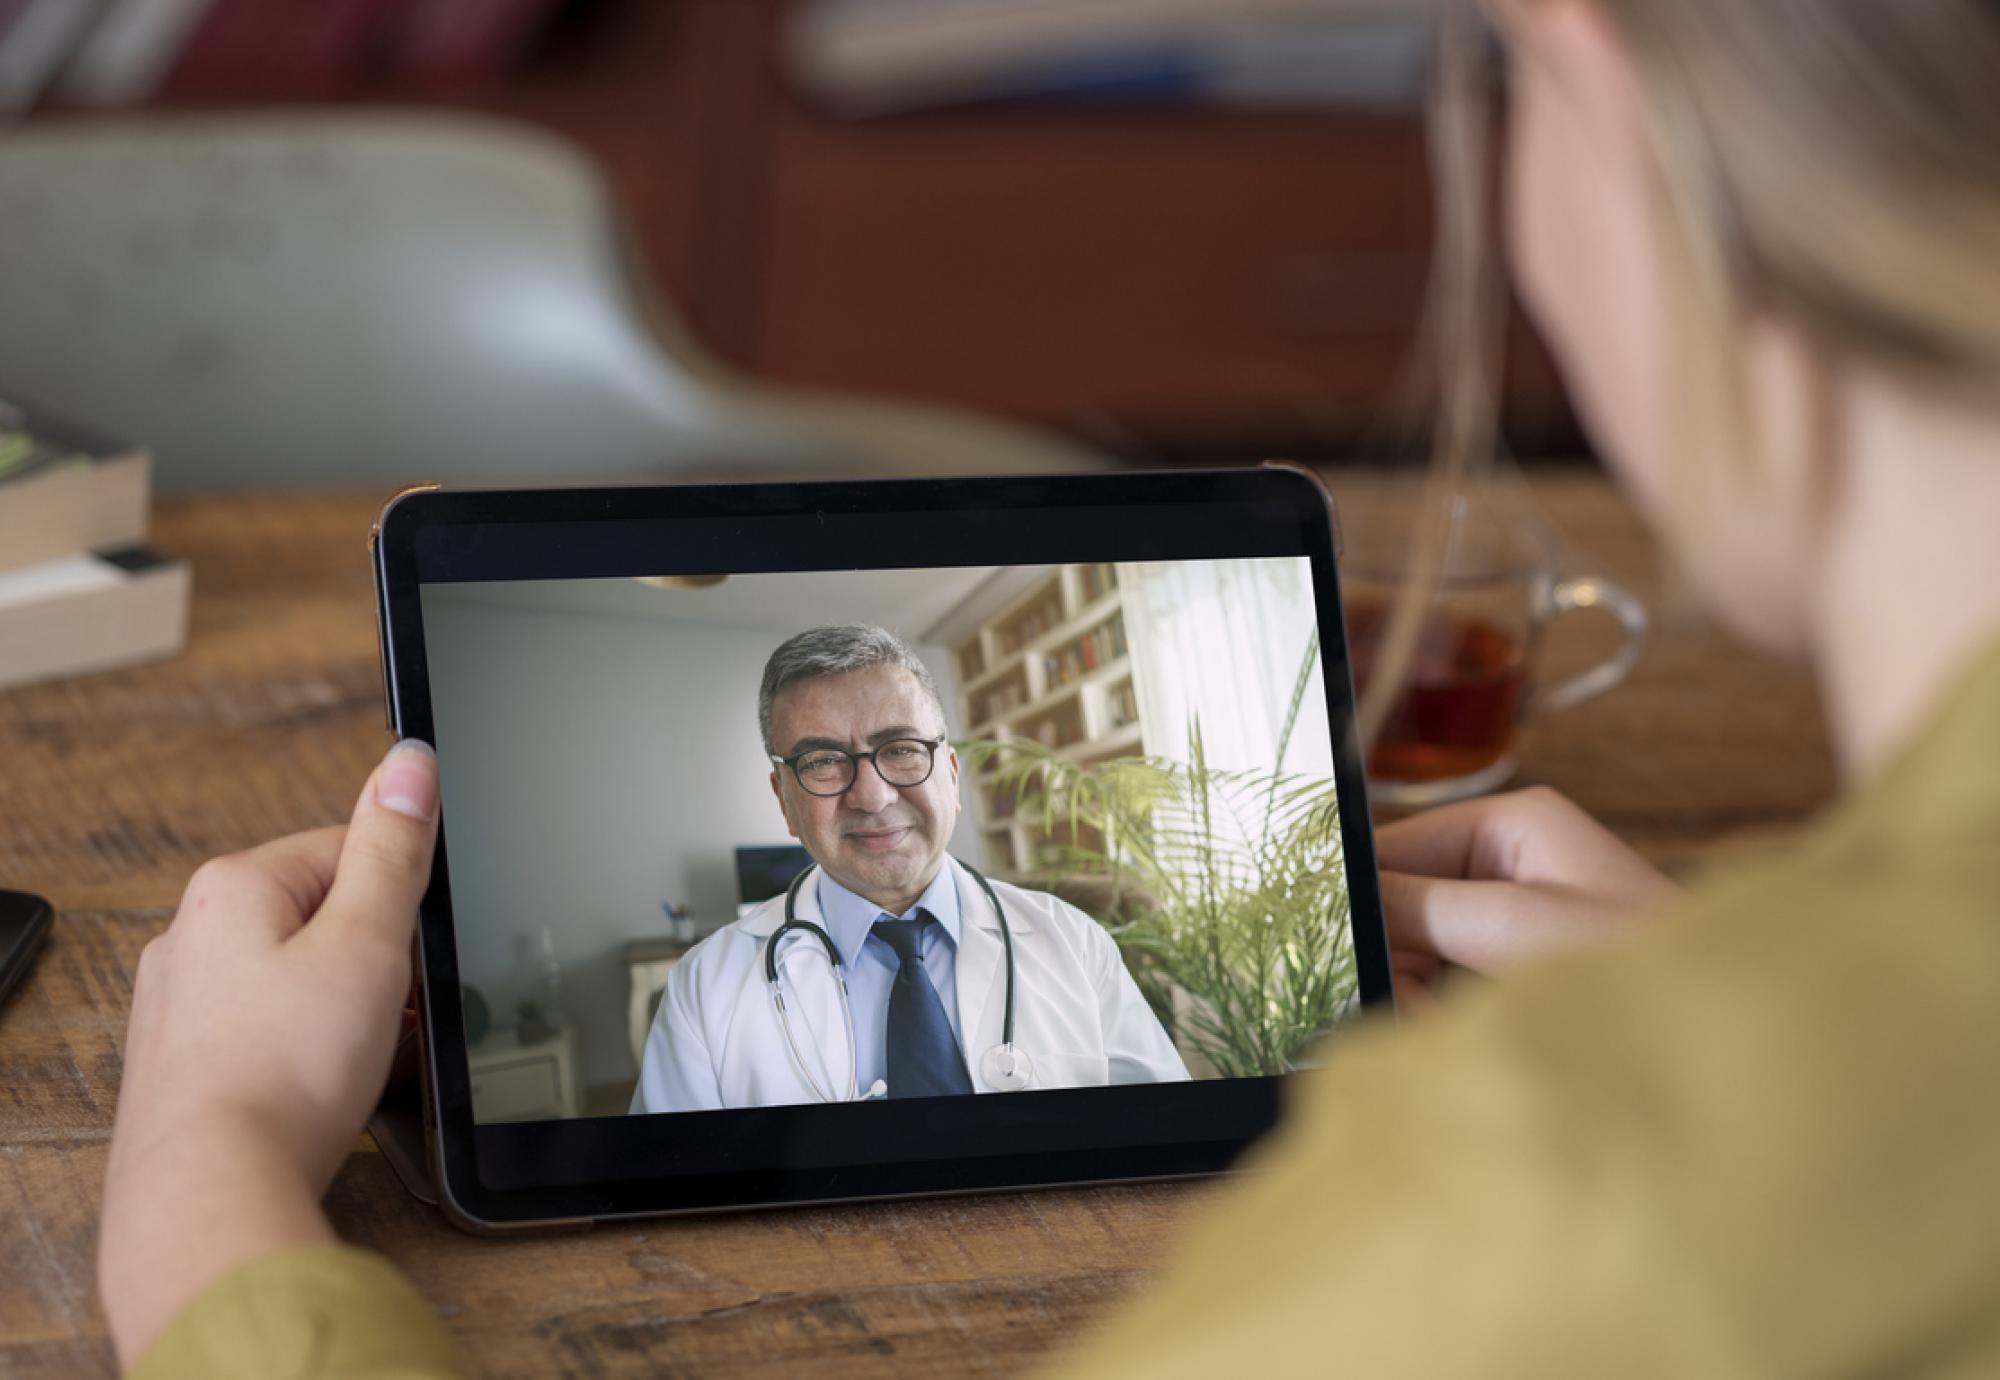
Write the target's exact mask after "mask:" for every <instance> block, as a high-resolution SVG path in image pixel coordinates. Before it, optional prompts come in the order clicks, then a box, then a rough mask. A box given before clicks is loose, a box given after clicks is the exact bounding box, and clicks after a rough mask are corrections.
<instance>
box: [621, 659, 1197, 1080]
mask: <svg viewBox="0 0 2000 1380" xmlns="http://www.w3.org/2000/svg"><path fill="white" fill-rule="evenodd" d="M757 711H758V719H759V721H760V724H761V727H762V729H763V733H764V750H765V752H766V753H767V754H768V755H769V756H770V758H771V762H772V773H771V789H772V792H773V793H774V794H775V795H776V796H777V798H778V805H779V808H780V809H781V810H783V812H784V816H785V823H786V825H787V826H788V827H789V828H790V830H791V832H792V834H793V835H794V836H795V837H796V838H797V839H798V840H799V841H800V842H801V843H802V844H803V845H804V846H805V848H806V851H807V852H808V853H810V854H811V855H812V857H813V861H814V863H815V864H816V865H815V866H813V867H811V868H808V869H807V870H806V871H805V872H804V873H803V874H802V875H801V876H800V878H799V879H798V880H797V881H796V882H795V883H794V884H793V886H792V888H791V891H790V893H789V894H788V895H786V896H778V897H773V898H772V899H771V900H769V901H766V902H765V903H764V904H762V905H760V906H759V907H757V909H755V910H753V911H751V912H750V913H749V914H747V915H746V916H744V917H743V918H741V919H739V920H737V921H736V922H735V923H733V924H730V925H725V926H724V927H723V928H722V929H720V930H717V931H716V932H715V933H714V934H712V935H710V936H709V937H708V938H707V939H704V940H703V941H702V942H701V943H700V944H697V945H696V946H695V947H694V948H693V949H692V950H690V951H689V953H688V955H687V957H686V958H684V959H682V960H681V962H680V963H678V964H677V965H675V967H674V969H673V972H672V974H671V975H670V976H669V978H668V980H667V988H666V992H665V993H664V994H663V996H662V997H661V999H660V1008H659V1013H658V1015H657V1016H655V1018H654V1020H653V1027H652V1030H651V1032H650V1034H649V1035H648V1036H647V1039H646V1054H645V1059H644V1061H643V1064H642V1066H641V1069H640V1073H639V1086H638V1089H637V1091H636V1092H634V1094H633V1096H632V1110H633V1111H634V1112H682V1111H700V1110H709V1109H714V1108H719V1107H756V1106H773V1105H782V1104H790V1103H801V1102H841V1101H851V1100H858V1099H865V1098H870V1097H943V1096H950V1095H953V1094H959V1093H985V1092H1007V1091H1015V1090H1019V1089H1023V1088H1062V1087H1085V1086H1095V1085H1102V1084H1107V1083H1147V1082H1164V1081H1168V1080H1172V1079H1185V1078H1186V1077H1187V1076H1188V1072H1187V1067H1186V1066H1185V1065H1184V1064H1182V1062H1181V1059H1180V1055H1179V1054H1178V1053H1176V1052H1175V1050H1174V1046H1173V1043H1172V1042H1171V1041H1170V1040H1168V1038H1167V1033H1166V1031H1165V1030H1164V1029H1162V1028H1161V1025H1160V1022H1159V1020H1158V1019H1157V1018H1156V1017H1155V1016H1154V1015H1153V1012H1152V1009H1151V1008H1150V1007H1148V1006H1147V1005H1146V1002H1145V999H1144V998H1142V997H1141V996H1140V995H1139V989H1138V986H1137V985H1136V984H1135V983H1134V982H1133V981H1132V975H1131V974H1130V973H1128V972H1126V970H1125V964H1124V961H1123V959H1121V958H1120V957H1119V953H1118V947H1117V945H1116V944H1114V943H1113V942H1112V940H1111V937H1110V936H1109V935H1108V934H1106V933H1105V932H1104V929H1103V927H1102V926H1100V925H1099V924H1098V923H1097V922H1096V921H1094V920H1092V919H1091V918H1090V917H1089V916H1087V915H1085V914H1084V913H1083V912H1082V911H1080V910H1078V909H1076V908H1075V907H1074V906H1071V905H1069V904H1067V903H1066V902H1064V901H1060V900H1058V899H1057V898H1055V897H1054V896H1050V895H1048V894H1047V893H1045V892H1038V891H1024V890H1022V889H1021V888H1019V887H1014V886H1009V885H1007V884H1005V883H1003V882H997V881H994V882H989V881H987V880H986V879H985V878H984V877H983V876H981V875H980V874H979V873H977V872H975V871H974V870H973V869H972V868H970V867H967V866H966V865H964V864H963V863H960V862H958V861H957V860H956V859H954V858H952V857H951V856H950V855H949V854H947V853H946V852H945V844H946V842H947V841H948V840H949V839H950V837H951V832H952V827H953V826H954V825H955V824H956V823H957V821H958V810H959V796H958V755H957V754H956V753H955V752H953V751H952V749H951V747H950V745H949V743H947V742H946V739H945V727H944V708H943V705H942V703H941V702H940V701H939V699H938V693H937V688H936V686H935V685H934V683H933V682H932V680H931V677H930V672H929V671H928V670H926V669H925V667H924V665H923V663H922V662H920V661H919V660H918V659H917V658H916V656H915V654H914V653H912V652H911V651H910V649H909V647H908V646H907V645H905V644H904V643H903V642H902V641H901V640H900V639H898V638H897V637H895V636H894V635H893V634H891V633H888V632H885V631H883V630H882V629H880V628H868V627H839V628H815V629H813V630H811V631H809V632H804V633H800V634H799V635H798V636H796V637H794V638H792V639H790V640H789V641H787V642H786V643H785V644H784V645H782V646H781V647H779V648H778V649H777V651H775V652H773V653H772V654H771V659H770V660H769V662H767V663H766V664H765V667H764V680H763V686H762V689H761V691H760V693H759V696H758V704H757ZM843 979H844V982H843Z"/></svg>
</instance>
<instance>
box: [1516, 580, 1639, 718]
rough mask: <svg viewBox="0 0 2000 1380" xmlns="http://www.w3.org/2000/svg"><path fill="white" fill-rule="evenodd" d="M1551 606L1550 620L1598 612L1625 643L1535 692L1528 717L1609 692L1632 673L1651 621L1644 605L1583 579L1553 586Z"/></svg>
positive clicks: (1606, 584)
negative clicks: (1620, 630)
mask: <svg viewBox="0 0 2000 1380" xmlns="http://www.w3.org/2000/svg"><path fill="white" fill-rule="evenodd" d="M1550 603H1551V604H1552V605H1553V608H1552V611H1551V613H1550V615H1549V618H1550V621H1551V622H1553V621H1554V620H1555V619H1557V618H1560V617H1562V616H1563V615H1564V614H1566V613H1574V612H1576V611H1577V610H1578V609H1602V610H1604V611H1605V612H1606V613H1609V614H1610V615H1611V616H1612V617H1614V618H1616V619H1617V620H1618V621H1619V622H1620V623H1622V624H1624V625H1625V643H1624V645H1623V646H1621V647H1620V648H1619V649H1618V650H1617V651H1616V652H1615V653H1613V654H1612V656H1611V658H1610V659H1609V660H1607V661H1605V662H1603V663H1601V664H1599V665H1598V666H1595V667H1593V668H1592V669H1590V670H1588V671H1585V672H1583V673H1582V674H1581V675H1577V676H1572V677H1571V678H1570V679H1568V680H1566V681H1564V682H1563V683H1562V684H1561V685H1556V686H1551V687H1550V688H1549V689H1547V690H1541V691H1537V692H1536V693H1535V695H1534V697H1533V698H1532V699H1531V700H1529V702H1528V716H1529V717H1538V716H1540V715H1543V714H1557V713H1560V712H1561V711H1563V710H1565V709H1569V708H1571V707H1573V706H1575V705H1579V704H1582V703H1583V702H1584V701H1585V700H1589V699H1595V698H1596V697H1597V696H1599V695H1601V694H1603V693H1604V692H1605V691H1606V690H1609V689H1611V688H1612V687H1613V686H1614V685H1617V684H1618V683H1619V682H1620V681H1622V680H1624V679H1625V677H1626V676H1628V675H1630V674H1631V673H1632V667H1633V666H1634V665H1635V664H1637V662H1638V660H1639V652H1640V651H1641V649H1643V648H1644V647H1645V645H1646V630H1647V628H1648V627H1649V626H1650V622H1651V620H1650V619H1648V617H1647V615H1646V606H1645V605H1644V604H1642V603H1640V602H1639V600H1638V599H1637V598H1636V597H1635V596H1633V595H1632V594H1629V593H1627V592H1626V591H1625V590H1624V589H1622V588H1620V587H1619V586H1617V585H1614V584H1612V583H1611V582H1610V581H1609V580H1600V579H1597V578H1595V577H1586V578H1584V579H1580V580H1565V581H1563V582H1562V583H1561V584H1559V585H1557V586H1556V587H1555V592H1554V593H1553V594H1552V595H1551V596H1550Z"/></svg>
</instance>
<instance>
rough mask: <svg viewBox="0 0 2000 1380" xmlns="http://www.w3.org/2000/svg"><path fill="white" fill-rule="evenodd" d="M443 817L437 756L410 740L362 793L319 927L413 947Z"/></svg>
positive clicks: (391, 754) (377, 771)
mask: <svg viewBox="0 0 2000 1380" xmlns="http://www.w3.org/2000/svg"><path fill="white" fill-rule="evenodd" d="M437 818H438V766H437V755H436V754H435V753H434V752H432V751H431V748H430V745H429V744H427V743H424V742H421V741H419V740H417V739H415V738H405V739H404V740H403V741H402V742H400V743H398V744H396V746H394V747H392V748H390V749H389V755H388V756H386V757H384V758H383V759H382V764H381V765H380V766H378V767H376V768H375V773H374V775H372V776H370V777H369V778H368V784H367V785H366V786H364V787H362V790H361V798H360V799H359V800H358V801H356V802H355V806H354V821H353V823H351V824H349V825H348V827H347V838H346V840H345V841H344V842H343V843H342V845H341V849H340V862H339V863H338V865H337V866H336V867H335V869H334V875H333V887H332V889H331V890H329V891H328V892H327V897H326V903H325V904H324V905H323V906H321V907H320V912H319V916H318V917H317V919H316V922H315V924H316V927H318V928H320V929H322V930H323V931H324V930H328V929H331V930H338V931H342V932H344V933H347V934H353V935H355V936H356V937H360V936H363V935H365V936H368V937H371V938H377V939H381V940H384V941H386V942H388V943H390V944H393V945H395V946H396V947H397V948H399V949H406V948H407V947H408V946H409V941H410V930H411V927H412V926H413V925H414V924H415V923H416V915H417V903H418V902H419V901H421V900H422V899H423V895H424V888H425V887H426V886H428V885H429V884H430V876H431V854H432V852H433V850H434V849H435V848H436V846H437V830H438V825H437ZM329 922H330V923H329Z"/></svg>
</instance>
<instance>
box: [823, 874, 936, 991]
mask: <svg viewBox="0 0 2000 1380" xmlns="http://www.w3.org/2000/svg"><path fill="white" fill-rule="evenodd" d="M814 885H815V886H817V887H818V895H819V913H820V919H821V920H822V922H824V924H825V925H826V932H827V933H828V934H830V935H832V936H833V946H834V947H835V948H836V949H839V950H840V957H841V960H842V962H845V963H848V964H852V963H853V962H854V958H855V955H857V954H859V953H860V952H861V946H862V945H863V944H865V943H867V942H868V931H870V930H872V929H873V928H875V922H876V921H877V920H879V919H881V918H882V915H883V910H882V907H880V906H878V905H876V904H875V903H874V902H873V901H870V900H867V899H865V898H863V897H860V896H856V895H855V894H854V893H853V892H851V891H849V890H848V889H847V888H846V887H844V886H842V885H841V884H840V883H839V882H836V881H835V880H834V879H833V878H832V877H830V876H829V875H827V871H826V869H825V868H821V869H820V870H819V879H818V881H817V882H815V884H814ZM919 910H927V911H929V912H930V913H931V918H932V919H934V920H936V921H937V922H938V924H939V925H940V926H942V927H943V929H944V932H945V933H946V934H947V935H948V936H950V938H951V942H952V945H953V947H956V946H957V944H958V879H957V877H956V876H955V875H954V874H953V869H952V866H951V859H950V858H949V857H947V858H945V859H944V861H943V863H942V864H941V865H940V866H939V868H938V871H937V876H935V877H933V878H931V884H930V885H929V886H927V887H925V888H924V894H923V895H921V896H919V897H917V903H916V904H915V905H914V906H911V907H910V908H909V909H908V910H906V911H904V912H903V913H902V915H900V916H898V917H896V918H897V919H899V920H907V919H909V918H910V917H911V916H914V915H915V914H916V913H917V912H918V911H919Z"/></svg>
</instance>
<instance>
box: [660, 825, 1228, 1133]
mask: <svg viewBox="0 0 2000 1380" xmlns="http://www.w3.org/2000/svg"><path fill="white" fill-rule="evenodd" d="M945 865H946V866H948V867H950V868H951V869H952V874H953V877H954V879H955V881H956V883H957V888H958V913H959V916H960V923H959V936H958V951H957V956H956V959H955V967H954V978H955V981H956V983H957V987H958V1013H959V1027H960V1032H961V1039H960V1043H961V1045H962V1046H963V1051H964V1054H965V1056H966V1063H967V1066H968V1068H967V1071H968V1073H969V1074H970V1075H971V1078H972V1086H973V1090H974V1091H975V1092H981V1093H986V1092H995V1091H999V1090H998V1089H996V1088H993V1087H991V1086H989V1085H988V1083H987V1082H986V1080H985V1079H984V1078H982V1077H981V1071H980V1063H981V1059H980V1056H981V1055H982V1054H984V1053H985V1052H986V1051H987V1050H989V1049H991V1048H993V1047H994V1046H995V1045H997V1044H999V1043H1000V1036H1001V1027H1002V1024H1003V1021H1004V1015H1005V1008H1006V1001H1007V962H1006V950H1005V949H1004V948H1003V947H1002V943H1001V937H1000V922H999V919H998V918H997V917H996V916H995V915H994V914H993V903H992V902H991V901H990V900H988V899H987V896H986V893H985V892H984V891H983V890H982V889H981V888H980V886H979V883H978V882H977V881H975V880H974V879H973V877H972V876H971V874H970V873H968V872H967V871H966V869H965V868H963V867H961V866H960V865H959V864H958V863H957V862H956V861H955V860H952V859H950V858H947V859H946V863H945ZM993 890H994V893H995V894H996V895H998V896H999V898H1000V903H1001V904H1002V905H1003V906H1005V907H1006V908H1007V921H1008V924H1009V926H1010V927H1011V929H1012V931H1013V935H1014V966H1015V973H1016V976H1015V991H1014V1044H1015V1047H1016V1048H1017V1049H1019V1050H1021V1051H1022V1052H1023V1053H1025V1054H1026V1055H1027V1056H1028V1059H1029V1061H1030V1064H1031V1067H1030V1070H1029V1074H1030V1077H1029V1083H1028V1086H1029V1087H1030V1088H1074V1087H1095V1086H1101V1085H1104V1084H1107V1083H1152V1082H1168V1081H1172V1080H1176V1079H1185V1078H1186V1077H1187V1076H1188V1071H1187V1066H1186V1065H1185V1064H1183V1063H1182V1062H1181V1057H1180V1055H1179V1053H1178V1052H1177V1051H1176V1050H1175V1049H1174V1046H1173V1042H1172V1041H1170V1040H1169V1039H1168V1038H1167V1033H1166V1031H1165V1030H1164V1029H1163V1028H1162V1027H1161V1025H1160V1022H1159V1020H1158V1019H1157V1018H1156V1017H1155V1016H1154V1015H1153V1012H1152V1008H1150V1007H1149V1006H1147V1005H1146V1001H1145V998H1143V997H1142V996H1140V995H1139V988H1138V985H1137V984H1136V983H1134V982H1133V981H1132V975H1131V974H1130V973H1128V972H1126V971H1125V963H1124V960H1123V959H1122V958H1121V957H1120V956H1119V953H1118V946H1117V945H1116V944H1115V943H1113V942H1112V939H1111V936H1110V935H1108V934H1106V933H1105V932H1104V928H1103V926H1101V925H1099V924H1098V923H1097V922H1096V921H1094V920H1092V919H1091V918H1090V917H1089V916H1088V915H1085V914H1084V913H1083V912H1082V911H1080V910H1078V909H1077V908H1076V907H1075V906H1072V905H1070V904H1069V903H1068V902H1066V901H1062V900H1059V899H1057V898H1056V897H1054V896H1051V895H1049V894H1048V893H1046V892H1041V891H1025V890H1023V889H1022V888H1020V887H1017V886H1009V885H1008V884H1007V883H1005V882H997V881H996V882H994V883H993ZM784 917H785V898H784V897H783V896H774V897H772V898H771V899H770V900H768V901H766V902H764V903H763V904H762V905H761V906H759V907H758V908H757V909H755V910H753V911H751V912H750V913H749V914H748V915H745V916H744V917H743V918H742V919H740V920H737V921H736V922H734V923H733V924H729V925H725V926H723V927H722V928H721V929H719V930H717V931H716V932H715V933H714V934H711V935H710V936H709V937H708V938H706V939H704V940H702V941H701V943H699V944H697V945H695V946H694V948H693V949H691V950H689V951H688V955H687V957H686V958H683V959H682V960H681V961H680V962H679V963H677V964H676V965H674V969H673V972H672V973H670V974H669V975H668V977H667V989H666V992H665V994H664V995H662V997H661V998H660V1009H659V1012H658V1014H656V1015H655V1016H654V1018H653V1028H652V1030H651V1032H650V1033H649V1034H648V1035H647V1037H646V1057H645V1059H644V1061H643V1063H642V1065H641V1067H640V1071H639V1086H638V1088H637V1089H636V1090H635V1091H634V1093H633V1094H632V1110H633V1111H634V1112H685V1111H707V1110H713V1109H715V1108H720V1107H768V1106H782V1105H787V1104H793V1103H801V1102H817V1101H818V1100H819V1098H818V1097H817V1095H815V1094H814V1092H813V1090H812V1086H811V1084H810V1083H808V1082H807V1081H806V1080H805V1078H803V1077H802V1076H801V1075H800V1073H799V1070H798V1067H797V1065H796V1064H795V1063H794V1062H793V1059H792V1054H791V1051H790V1049H788V1048H787V1046H786V1044H785V1036H784V1031H783V1030H782V1029H781V1028H780V1026H779V1024H778V1015H777V1011H776V1008H775V1007H774V1006H773V1004H772V1001H771V992H770V988H769V986H768V985H767V984H766V982H765V978H764V945H765V943H766V941H768V940H769V938H770V937H771V934H772V932H773V931H775V930H776V929H777V928H778V926H780V925H781V924H783V923H784ZM798 918H799V919H801V920H809V921H811V922H813V923H814V924H823V922H822V920H821V918H820V908H819V894H818V887H817V879H816V878H814V879H808V880H807V882H806V884H805V885H804V886H803V887H801V888H800V890H799V899H798ZM781 954H782V956H783V959H784V979H785V1001H786V1004H787V1006H788V1007H789V1009H790V1012H791V1015H790V1017H789V1019H790V1021H791V1030H792V1038H793V1039H794V1040H795V1041H797V1042H798V1046H799V1052H800V1053H801V1054H802V1055H803V1056H804V1057H805V1059H806V1060H807V1063H808V1066H809V1067H810V1068H811V1069H812V1071H813V1076H814V1077H815V1078H816V1079H818V1080H819V1083H820V1086H821V1087H822V1088H833V1089H836V1090H837V1092H838V1095H839V1096H840V1097H842V1098H845V1097H846V1096H847V1090H848V1086H849V1080H850V1078H851V1076H852V1073H853V1070H852V1067H851V1065H850V1063H849V1060H848V1043H847V1032H846V1029H845V1027H844V1026H843V1025H842V1020H843V1016H842V1013H841V1006H840V996H839V990H838V988H837V987H836V986H835V984H834V981H833V976H832V970H831V968H830V966H829V965H828V962H827V959H826V956H825V952H824V950H822V949H821V947H820V945H819V943H818V941H817V940H815V939H814V938H813V937H812V936H811V935H809V934H804V935H802V934H799V933H798V932H796V931H795V932H794V933H793V934H792V935H789V936H787V937H786V940H785V943H784V946H783V949H782V950H781ZM863 1092H866V1089H863Z"/></svg>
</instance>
